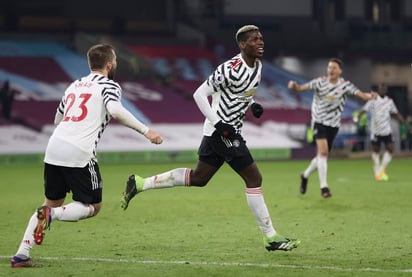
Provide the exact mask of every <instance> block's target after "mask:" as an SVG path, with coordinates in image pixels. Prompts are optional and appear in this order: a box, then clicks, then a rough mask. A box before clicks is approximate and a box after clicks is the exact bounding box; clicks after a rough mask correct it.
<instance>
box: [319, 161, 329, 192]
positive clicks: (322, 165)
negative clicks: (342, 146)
mask: <svg viewBox="0 0 412 277" xmlns="http://www.w3.org/2000/svg"><path fill="white" fill-rule="evenodd" d="M327 161H328V159H327V158H326V157H325V156H319V157H318V173H319V182H320V188H326V187H328V183H327V181H326V178H327V172H328V163H327Z"/></svg>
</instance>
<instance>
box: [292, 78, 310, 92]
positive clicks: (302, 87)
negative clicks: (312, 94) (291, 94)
mask: <svg viewBox="0 0 412 277" xmlns="http://www.w3.org/2000/svg"><path fill="white" fill-rule="evenodd" d="M288 89H291V90H294V91H298V92H299V91H305V90H309V89H310V88H309V85H308V84H303V85H299V84H298V83H296V81H293V80H291V81H289V83H288Z"/></svg>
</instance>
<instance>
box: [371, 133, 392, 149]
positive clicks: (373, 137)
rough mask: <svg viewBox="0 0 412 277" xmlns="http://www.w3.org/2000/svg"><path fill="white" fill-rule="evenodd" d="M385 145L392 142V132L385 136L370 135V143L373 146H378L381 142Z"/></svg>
mask: <svg viewBox="0 0 412 277" xmlns="http://www.w3.org/2000/svg"><path fill="white" fill-rule="evenodd" d="M382 143H383V144H384V145H385V146H387V145H388V144H391V143H393V139H392V134H389V135H386V136H378V135H371V144H372V146H375V147H380V146H381V144H382Z"/></svg>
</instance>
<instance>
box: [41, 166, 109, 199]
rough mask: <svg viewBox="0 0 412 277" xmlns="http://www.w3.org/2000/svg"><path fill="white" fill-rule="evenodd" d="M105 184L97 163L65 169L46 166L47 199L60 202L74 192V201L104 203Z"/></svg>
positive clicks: (45, 190)
mask: <svg viewBox="0 0 412 277" xmlns="http://www.w3.org/2000/svg"><path fill="white" fill-rule="evenodd" d="M102 190H103V182H102V178H101V175H100V171H99V166H98V164H97V162H95V161H90V162H89V163H88V164H87V165H86V166H85V167H83V168H79V167H65V166H58V165H52V164H48V163H45V164H44V194H45V196H46V197H47V199H50V200H58V199H63V198H65V197H66V194H67V193H69V192H72V199H73V200H74V201H78V202H81V203H83V204H95V203H100V202H102Z"/></svg>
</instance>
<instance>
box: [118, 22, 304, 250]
mask: <svg viewBox="0 0 412 277" xmlns="http://www.w3.org/2000/svg"><path fill="white" fill-rule="evenodd" d="M236 41H237V44H238V46H239V48H240V53H239V54H237V55H236V56H234V57H233V58H231V59H229V60H227V61H226V62H224V63H222V64H221V65H219V66H218V67H217V68H216V70H215V71H214V72H213V73H212V74H211V75H210V76H209V77H208V78H207V79H206V80H205V81H204V82H203V83H202V84H201V85H200V86H199V87H198V88H197V90H196V91H195V93H194V95H193V97H194V100H195V102H196V104H197V106H198V107H199V109H200V111H201V112H202V113H203V115H204V116H205V121H204V125H203V139H202V141H201V144H200V146H199V149H198V155H199V160H198V162H197V165H196V167H195V168H194V169H190V168H176V169H172V170H170V171H168V172H164V173H159V174H156V175H155V176H151V177H147V178H142V177H140V176H137V175H131V176H129V178H128V181H127V184H126V189H125V191H124V193H123V196H122V201H121V202H122V208H123V209H127V207H128V204H129V201H130V200H131V199H132V198H133V197H134V196H135V195H136V194H138V193H141V192H143V191H146V190H149V189H160V188H169V187H175V186H196V187H203V186H206V185H207V183H208V182H209V180H210V179H211V178H212V177H213V175H214V174H215V173H216V172H217V171H218V170H219V168H220V167H221V166H222V165H223V163H224V162H227V163H228V164H229V165H230V167H231V168H232V169H233V170H234V171H235V172H236V173H237V174H239V175H240V177H241V178H242V179H243V181H244V182H245V185H246V200H247V203H248V205H249V207H250V209H251V211H252V213H253V215H254V216H255V218H256V220H257V222H258V225H259V227H260V229H261V231H262V232H263V234H264V239H263V240H264V246H265V248H266V249H267V250H268V251H274V250H284V251H288V250H292V249H293V248H295V247H297V245H298V244H299V241H298V240H295V239H288V238H286V237H284V236H282V235H280V234H279V233H278V232H277V231H276V230H275V228H274V227H273V224H272V220H271V218H270V215H269V211H268V209H267V207H266V204H265V201H264V198H263V193H262V176H261V174H260V172H259V169H258V167H257V165H256V163H255V161H254V160H253V158H252V156H251V154H250V152H249V149H248V147H247V146H246V141H245V140H244V139H243V137H242V135H241V129H242V126H243V121H244V119H245V114H246V111H247V109H248V108H249V107H250V108H251V110H252V113H253V115H254V116H255V117H257V118H259V117H260V116H261V115H262V113H263V108H262V106H261V105H260V104H258V103H255V102H254V100H253V95H254V94H255V92H256V89H257V87H258V85H259V83H260V79H261V71H262V62H261V58H262V55H263V51H264V50H263V47H264V41H263V36H262V34H261V32H260V31H259V28H258V27H256V26H254V25H246V26H243V27H241V28H240V29H239V30H238V31H237V33H236ZM209 96H211V97H212V102H211V104H209V101H208V97H209Z"/></svg>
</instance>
